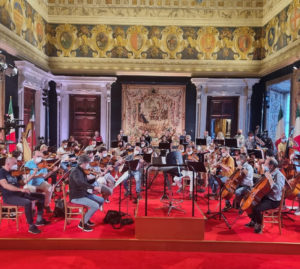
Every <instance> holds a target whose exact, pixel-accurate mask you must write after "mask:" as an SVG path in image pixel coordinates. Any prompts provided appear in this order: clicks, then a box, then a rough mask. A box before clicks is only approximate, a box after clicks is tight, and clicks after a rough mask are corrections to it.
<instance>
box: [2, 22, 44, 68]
mask: <svg viewBox="0 0 300 269" xmlns="http://www.w3.org/2000/svg"><path fill="white" fill-rule="evenodd" d="M0 47H1V48H3V49H4V50H6V51H7V52H8V53H10V54H12V55H14V56H16V57H19V58H22V59H26V60H28V61H30V62H32V63H34V64H35V65H37V66H39V67H41V68H42V69H45V70H47V71H48V70H49V66H48V56H46V55H45V54H44V53H43V52H41V51H40V50H39V49H38V48H36V47H34V46H32V45H31V44H29V43H28V42H27V41H25V40H24V39H23V38H22V37H19V36H17V35H16V34H15V33H13V32H12V31H10V30H9V29H8V28H6V27H5V26H3V25H2V24H0Z"/></svg>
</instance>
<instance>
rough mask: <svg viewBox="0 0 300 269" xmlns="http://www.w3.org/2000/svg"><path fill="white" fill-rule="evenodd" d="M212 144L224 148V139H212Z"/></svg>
mask: <svg viewBox="0 0 300 269" xmlns="http://www.w3.org/2000/svg"><path fill="white" fill-rule="evenodd" d="M214 143H215V144H216V145H220V146H224V145H225V140H224V139H214Z"/></svg>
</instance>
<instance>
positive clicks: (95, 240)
mask: <svg viewBox="0 0 300 269" xmlns="http://www.w3.org/2000/svg"><path fill="white" fill-rule="evenodd" d="M175 191H176V189H175V188H174V193H175ZM161 195H162V191H161V182H160V181H159V180H156V181H155V182H154V184H153V186H152V187H151V190H150V192H149V199H150V200H149V205H152V206H149V208H150V209H149V214H148V216H147V217H145V215H144V213H143V212H144V206H145V200H144V199H142V200H140V201H139V203H138V205H137V204H134V203H133V200H126V199H125V200H123V201H122V205H121V206H122V211H123V212H125V213H128V214H129V215H131V216H132V217H133V218H134V220H135V223H134V224H131V225H128V226H124V227H122V228H121V229H114V228H113V227H112V226H111V225H108V224H104V223H103V218H104V216H105V214H106V212H107V211H108V210H109V209H118V195H117V193H115V194H114V196H113V197H112V198H111V202H110V203H109V204H105V205H104V212H100V211H99V212H97V213H96V214H95V216H94V217H93V219H92V220H93V222H95V223H96V226H95V227H94V231H93V232H89V233H87V232H83V231H81V230H80V229H79V228H78V227H77V225H78V221H72V222H71V223H70V224H69V225H68V226H67V228H66V231H63V224H64V220H63V219H57V218H51V216H50V215H48V216H47V215H46V218H49V219H50V220H51V224H50V225H47V226H44V227H41V230H42V233H41V234H39V235H32V234H29V233H28V232H27V229H28V226H27V224H26V220H25V216H24V215H22V216H21V221H20V230H19V231H16V225H15V223H14V222H13V221H9V222H8V221H7V220H3V221H2V223H1V225H0V249H2V250H4V249H19V250H29V249H37V250H50V249H57V250H62V249H77V250H80V249H82V250H84V249H85V250H89V249H93V250H149V251H155V250H159V251H200V252H224V253H225V252H227V253H229V252H231V253H234V252H236V253H265V254H299V253H300V217H299V216H295V215H289V216H290V217H291V218H292V219H293V220H294V221H292V220H290V219H289V218H286V217H284V219H283V225H284V227H283V229H282V234H281V235H280V234H279V231H278V227H277V226H272V224H267V225H266V227H265V229H264V232H263V234H255V233H254V232H253V229H250V228H247V227H245V226H244V225H245V224H246V223H247V222H249V218H248V217H247V216H246V215H245V214H243V215H242V216H239V215H238V211H237V210H234V209H232V210H230V211H229V212H225V213H224V214H225V216H226V217H227V219H228V221H229V223H230V224H233V225H232V228H231V229H228V227H227V226H226V224H225V222H224V221H223V219H221V220H219V218H217V219H207V217H208V216H209V215H207V214H206V212H207V199H206V198H204V195H203V194H201V195H200V196H199V197H198V198H197V201H196V205H195V217H193V218H192V217H191V203H192V202H191V200H189V199H188V192H186V193H184V195H183V196H182V195H177V197H176V196H175V197H174V198H177V199H182V198H184V202H183V204H182V207H183V208H184V209H185V210H186V213H185V214H183V213H180V212H175V211H173V212H171V214H170V217H167V216H166V211H165V210H163V211H159V210H157V209H156V208H159V207H161V206H162V204H161V203H160V200H159V198H160V197H161ZM217 208H218V203H217V201H214V200H213V201H210V210H211V211H212V212H216V211H217ZM157 219H158V222H157V223H155V222H154V221H157ZM161 221H162V222H161ZM172 221H174V223H175V224H176V225H178V226H177V227H173V224H174V223H172ZM163 222H165V223H163ZM154 225H156V226H154ZM158 231H160V232H159V233H158ZM161 231H164V233H165V234H163V233H161ZM201 231H202V232H203V233H202V232H201ZM151 232H152V233H151ZM183 232H184V233H183ZM184 237H185V238H184Z"/></svg>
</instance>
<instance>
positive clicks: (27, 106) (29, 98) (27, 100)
mask: <svg viewBox="0 0 300 269" xmlns="http://www.w3.org/2000/svg"><path fill="white" fill-rule="evenodd" d="M32 107H33V108H34V107H35V90H32V89H30V88H24V111H23V112H24V124H25V126H26V125H27V124H28V122H29V120H30V117H31V109H32Z"/></svg>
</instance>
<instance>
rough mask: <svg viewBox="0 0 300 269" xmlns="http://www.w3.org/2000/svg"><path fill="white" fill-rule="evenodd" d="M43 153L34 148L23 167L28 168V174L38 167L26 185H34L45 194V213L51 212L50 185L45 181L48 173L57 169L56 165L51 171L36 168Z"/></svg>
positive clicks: (48, 175)
mask: <svg viewBox="0 0 300 269" xmlns="http://www.w3.org/2000/svg"><path fill="white" fill-rule="evenodd" d="M42 157H43V154H42V153H41V152H40V151H38V150H35V151H34V152H33V158H32V159H31V160H30V161H28V162H27V163H26V164H25V167H27V168H28V169H30V174H31V175H32V174H34V173H35V169H38V172H37V173H36V175H35V176H33V178H32V179H31V180H30V181H29V182H28V185H32V186H35V188H36V190H37V191H42V192H43V193H44V194H45V210H46V212H47V213H52V211H51V209H50V202H51V195H52V186H51V185H50V184H49V183H48V182H47V181H46V180H47V179H48V177H50V175H51V174H52V173H53V172H55V171H57V169H58V167H56V166H55V167H54V168H53V170H52V171H50V172H48V169H47V168H41V169H39V168H38V164H39V163H40V162H41V161H42V159H43V158H42Z"/></svg>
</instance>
